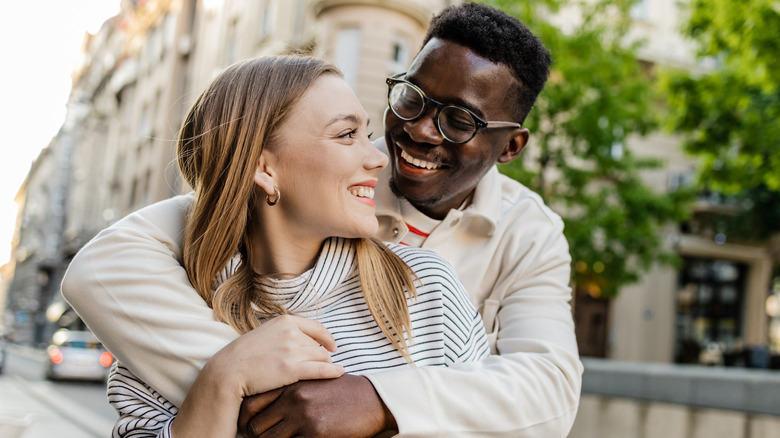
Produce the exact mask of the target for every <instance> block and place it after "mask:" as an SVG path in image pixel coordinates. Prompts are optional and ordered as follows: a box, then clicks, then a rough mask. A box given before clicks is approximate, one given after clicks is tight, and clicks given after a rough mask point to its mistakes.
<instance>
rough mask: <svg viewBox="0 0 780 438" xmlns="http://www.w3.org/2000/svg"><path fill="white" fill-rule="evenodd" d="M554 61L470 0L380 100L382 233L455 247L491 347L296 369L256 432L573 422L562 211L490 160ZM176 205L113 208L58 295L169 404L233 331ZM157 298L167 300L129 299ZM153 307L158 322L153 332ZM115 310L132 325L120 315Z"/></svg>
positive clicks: (181, 202) (502, 430) (448, 252)
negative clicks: (186, 256) (192, 254)
mask: <svg viewBox="0 0 780 438" xmlns="http://www.w3.org/2000/svg"><path fill="white" fill-rule="evenodd" d="M549 64H550V58H549V54H548V52H547V51H546V49H545V48H544V47H543V46H542V45H541V43H540V42H539V41H538V39H537V38H536V37H534V36H533V35H532V34H531V32H530V31H529V30H528V29H527V28H525V26H523V25H522V24H521V23H520V22H518V21H517V20H515V19H514V18H511V17H509V16H507V15H506V14H504V13H502V12H500V11H497V10H495V9H492V8H489V7H487V6H483V5H480V4H475V3H464V4H460V5H458V6H454V7H451V8H448V9H446V10H445V11H443V12H442V13H441V14H440V15H438V16H437V17H434V19H433V20H432V22H431V27H430V29H429V32H428V35H427V36H426V38H425V44H424V47H423V48H422V50H421V51H420V53H419V54H418V55H417V57H416V58H415V60H414V61H413V63H412V65H411V66H410V69H409V71H408V72H407V73H406V74H404V75H401V76H399V77H393V78H389V79H388V87H389V103H390V109H389V110H388V111H387V113H386V119H385V138H384V141H383V140H379V141H378V146H379V147H386V149H387V152H388V154H389V155H390V159H391V166H390V167H389V168H388V169H386V171H387V173H388V174H386V175H384V176H380V181H382V182H383V183H386V182H387V181H390V182H389V185H388V186H380V187H378V188H377V194H376V197H375V200H376V203H377V217H378V218H379V222H380V231H379V234H378V237H379V238H381V239H383V240H390V241H396V242H402V243H405V244H408V245H415V246H422V247H425V248H429V249H433V250H435V251H437V252H438V253H439V254H440V255H442V256H443V257H444V258H446V259H447V260H448V261H450V263H452V264H453V266H454V267H455V269H456V271H457V273H458V275H459V276H460V277H461V280H462V281H463V283H464V285H465V286H466V290H467V291H468V292H469V294H470V296H471V298H472V302H474V303H475V305H477V306H478V308H479V310H480V313H481V314H482V318H483V322H485V327H486V330H487V332H488V334H489V337H490V340H491V347H492V348H493V351H494V353H498V354H497V355H493V356H491V357H489V358H487V359H485V360H483V361H481V362H474V363H468V364H462V365H458V366H453V367H450V368H423V367H421V368H403V369H397V370H391V371H389V372H377V373H373V374H370V375H368V376H349V375H345V376H343V377H341V378H339V379H334V380H329V381H303V382H298V383H296V384H294V385H291V386H289V387H285V388H281V389H279V390H276V391H272V392H271V393H267V394H261V395H258V396H255V397H254V398H250V399H247V400H246V401H245V403H244V407H243V408H242V413H241V419H240V422H241V423H242V424H248V429H249V431H250V432H251V434H252V436H255V435H259V434H260V433H263V432H266V431H268V432H269V433H274V434H278V435H274V436H293V435H303V436H310V435H320V436H370V435H374V434H378V433H380V432H382V431H388V430H398V431H399V433H400V435H402V436H511V437H519V436H534V437H556V436H558V437H564V436H566V435H567V434H568V431H569V429H570V427H571V424H572V422H573V421H574V417H575V414H576V410H577V405H578V400H579V390H580V384H581V374H582V365H581V363H580V361H579V358H578V354H577V347H576V341H575V337H574V327H573V322H572V317H571V309H570V306H569V300H570V298H571V290H570V288H569V286H568V282H569V275H570V271H569V269H570V256H569V253H568V246H567V244H566V240H565V239H564V237H563V234H562V230H563V224H562V221H561V219H560V218H559V217H558V216H557V215H555V214H554V213H553V212H551V211H550V210H549V209H548V208H547V207H546V206H544V204H543V202H542V200H541V199H540V198H539V197H538V196H537V195H536V194H534V193H533V192H531V191H530V190H528V189H527V188H525V187H523V186H522V185H520V184H519V183H517V182H515V181H513V180H511V179H509V178H507V177H505V176H502V175H500V174H499V173H498V171H497V169H496V167H495V163H497V162H501V163H506V162H510V161H512V160H513V159H515V158H516V157H517V156H519V154H520V153H521V152H522V150H523V148H524V147H525V145H526V143H527V142H528V137H529V132H528V130H527V129H525V128H522V127H521V125H520V124H521V123H522V122H523V120H524V119H525V117H526V116H527V114H528V112H529V111H530V109H531V107H532V105H533V102H534V100H535V99H536V96H537V95H538V93H539V92H540V91H541V89H542V88H543V86H544V83H545V81H546V79H547V76H548V73H549ZM485 122H487V123H485ZM394 194H395V195H394ZM186 206H187V198H182V197H179V198H174V199H173V200H169V201H163V202H162V203H158V204H156V205H155V206H152V207H149V208H147V209H144V210H141V211H140V212H138V213H134V214H132V215H130V216H128V217H127V218H125V219H123V220H122V221H120V222H118V223H117V224H115V225H114V226H113V227H112V228H110V229H109V230H106V231H104V232H103V233H101V234H100V235H99V236H98V237H97V238H96V239H95V240H93V241H92V242H91V243H90V244H88V245H87V246H86V247H85V248H84V249H83V250H82V251H81V252H80V253H79V255H77V257H76V258H75V259H74V261H73V263H72V264H71V266H70V268H69V271H68V273H67V275H66V278H65V280H64V282H63V294H64V295H65V296H66V298H67V299H68V300H69V301H70V302H71V304H72V305H73V307H74V308H75V309H76V310H77V312H79V314H80V315H81V316H82V318H83V319H84V320H85V321H86V322H87V324H88V325H89V326H90V327H91V328H92V329H93V331H95V332H96V333H98V336H99V337H100V338H101V340H102V341H103V342H104V343H105V344H106V345H107V346H108V348H109V349H110V350H111V351H112V352H114V354H115V355H116V356H117V357H118V358H119V359H120V360H121V361H122V362H123V363H124V364H125V365H126V366H127V367H128V368H129V369H131V370H132V371H133V372H134V373H135V374H136V375H138V376H139V377H140V378H141V379H142V380H144V381H145V382H147V383H148V384H150V385H151V386H153V387H154V388H155V389H157V390H158V391H159V392H160V393H161V394H162V395H163V396H165V397H166V398H167V399H168V400H170V401H172V402H174V403H175V404H177V405H179V404H180V403H181V401H182V400H183V398H184V395H185V394H186V389H187V388H188V387H189V384H190V383H191V382H192V380H194V378H195V376H196V375H197V373H198V371H199V368H200V366H202V364H203V363H204V362H205V361H206V360H207V359H208V358H209V357H210V356H211V355H212V354H214V352H216V351H217V350H219V349H220V348H221V347H222V346H224V345H225V344H227V343H228V342H229V341H231V340H232V339H234V338H235V337H236V336H237V334H236V333H235V332H233V331H232V329H230V328H229V327H228V326H227V325H225V324H221V323H219V322H217V321H215V320H214V318H213V315H212V314H211V309H209V308H208V307H207V306H206V305H205V304H204V303H203V301H202V300H201V299H200V297H199V296H198V295H197V294H196V293H195V292H194V291H193V290H192V288H191V287H190V286H189V284H188V282H187V277H186V273H185V272H184V270H183V269H182V268H181V266H180V265H179V263H178V261H177V258H178V257H180V243H181V238H180V235H179V233H180V232H181V230H182V229H183V222H184V211H185V209H186ZM172 212H175V216H176V218H177V219H176V220H175V221H171V214H172ZM114 254H122V257H121V260H117V259H118V257H116V255H114ZM134 262H136V263H134ZM125 266H143V269H141V268H140V267H139V268H138V269H137V270H135V271H134V272H127V269H123V268H125ZM105 273H110V275H106V274H105ZM150 301H155V302H156V305H155V306H154V307H153V308H154V309H168V311H166V312H165V314H154V313H153V312H152V311H151V310H149V309H150V308H151V306H150V307H148V308H147V307H145V308H144V309H146V310H148V311H145V310H144V309H139V308H138V305H137V304H135V303H137V302H142V303H147V302H150ZM134 304H135V307H134ZM161 318H162V319H163V320H167V321H169V326H168V327H167V329H165V330H160V328H159V327H157V329H156V331H155V332H154V333H152V332H151V331H148V330H146V329H145V327H148V325H149V324H152V322H153V321H158V322H156V323H155V324H156V325H158V326H159V320H160V319H161ZM116 320H121V321H122V324H121V326H122V327H124V328H127V327H130V329H129V330H127V329H125V330H122V331H119V330H117V329H115V327H116V326H115V321H116ZM193 333H197V334H198V337H197V339H194V338H193V336H192V334H193ZM151 362H153V363H155V366H154V367H148V366H146V367H144V364H148V363H151ZM182 363H185V364H187V365H186V367H183V366H182ZM149 368H153V369H149ZM258 411H259V413H258ZM255 414H257V415H256V416H255Z"/></svg>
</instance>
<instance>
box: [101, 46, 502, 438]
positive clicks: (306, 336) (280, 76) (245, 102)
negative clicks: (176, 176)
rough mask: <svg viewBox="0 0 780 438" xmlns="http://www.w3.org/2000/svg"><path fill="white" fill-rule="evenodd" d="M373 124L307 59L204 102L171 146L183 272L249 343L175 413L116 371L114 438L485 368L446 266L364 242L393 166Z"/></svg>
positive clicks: (208, 428)
mask: <svg viewBox="0 0 780 438" xmlns="http://www.w3.org/2000/svg"><path fill="white" fill-rule="evenodd" d="M367 126H368V120H367V117H366V114H365V111H364V110H363V108H362V106H361V105H360V103H359V102H358V100H357V97H356V96H355V95H354V93H353V92H352V91H351V90H350V88H349V86H348V85H347V84H346V82H345V81H344V80H343V79H342V77H341V75H340V73H339V72H338V70H337V69H336V68H335V67H334V66H332V65H330V64H326V63H323V62H322V61H318V60H315V59H312V58H305V57H268V58H258V59H252V60H248V61H244V62H241V63H239V64H236V65H234V66H232V67H230V68H228V69H227V70H226V71H225V72H224V73H222V74H221V75H220V76H219V77H217V78H216V79H215V80H214V82H213V83H212V84H211V85H210V86H209V87H208V88H207V89H206V90H205V91H204V92H203V93H202V94H201V96H200V97H199V98H198V100H197V101H196V102H195V104H194V105H193V107H192V109H191V110H190V112H189V114H188V115H187V117H186V118H185V121H184V123H183V125H182V129H181V131H180V134H179V141H178V149H179V150H178V152H179V167H180V169H181V171H182V174H183V175H184V177H185V178H186V180H187V182H188V183H189V184H190V185H191V186H192V187H193V188H194V193H195V197H194V201H193V203H192V206H191V210H190V212H189V215H188V219H187V225H186V230H185V240H184V241H185V244H184V266H185V269H186V271H187V274H188V276H189V279H190V281H191V283H192V284H193V286H194V287H195V289H196V290H197V291H198V293H199V294H200V295H201V297H203V299H204V300H205V301H206V302H207V303H209V305H210V306H211V307H212V308H213V309H214V314H215V316H216V317H217V318H219V319H220V320H221V321H223V322H225V323H227V324H229V325H230V326H232V327H233V328H234V329H235V330H236V331H237V332H239V333H242V336H240V337H239V338H238V339H236V340H235V341H234V342H232V343H231V344H229V345H228V346H226V347H225V348H223V349H222V350H220V351H219V352H218V353H217V354H216V355H215V356H214V357H213V358H212V359H210V360H209V361H208V362H207V363H206V365H205V366H204V367H203V370H202V371H201V373H200V375H199V376H198V378H197V379H196V380H195V382H194V384H193V386H192V387H191V388H190V391H189V393H188V395H187V397H186V399H185V400H184V403H183V404H182V406H181V409H180V410H177V409H176V408H175V407H174V406H173V405H172V404H170V403H168V402H167V401H166V400H165V399H164V398H163V397H162V396H160V395H159V394H156V393H155V392H154V390H153V389H152V388H149V387H148V386H146V385H144V384H143V382H141V381H140V380H138V379H137V378H135V377H134V376H133V374H132V373H131V372H130V371H129V370H127V369H125V368H124V367H122V366H121V365H119V366H117V367H116V368H115V370H114V371H113V373H112V375H111V377H110V381H109V400H110V402H111V403H112V405H113V406H115V407H116V408H117V410H118V411H119V413H120V419H119V420H118V422H117V425H116V427H115V429H114V436H125V435H130V434H131V433H132V434H133V435H132V436H138V435H135V434H140V433H143V432H145V431H148V432H149V434H150V435H152V436H154V435H155V434H157V433H160V434H162V435H163V436H167V435H173V436H187V437H196V436H204V437H205V436H208V437H216V436H228V437H233V436H235V434H236V422H237V418H238V412H239V407H240V404H241V402H242V399H243V397H245V396H248V395H252V394H256V393H260V392H265V391H268V390H271V389H274V388H278V387H281V386H284V385H287V384H290V383H293V382H295V381H297V380H300V379H315V378H333V377H338V376H339V375H341V374H342V373H343V372H345V371H346V372H349V373H366V372H371V371H373V370H378V369H385V368H391V367H398V366H404V365H407V364H413V365H416V366H423V365H449V364H452V363H456V362H463V361H468V360H476V359H480V358H483V357H485V356H486V355H487V354H488V352H489V348H488V344H487V340H486V337H485V334H484V329H483V327H482V323H481V320H480V317H479V315H478V314H477V312H476V310H475V309H474V308H473V307H472V306H471V304H470V302H469V300H468V297H467V295H466V293H465V291H464V290H463V287H462V286H461V284H460V283H459V281H458V280H457V278H456V276H455V274H454V272H453V271H452V269H451V268H450V267H449V265H447V264H446V262H444V261H443V260H442V259H440V258H439V257H437V256H436V255H435V254H433V253H432V252H430V251H426V250H421V249H416V248H408V247H403V246H398V245H387V246H386V245H384V244H382V243H380V242H378V241H376V240H372V239H370V238H369V236H371V235H372V234H374V233H375V232H376V230H377V227H378V224H377V220H376V218H375V216H374V201H373V199H372V197H373V188H374V187H376V184H377V180H376V177H377V173H378V172H379V170H380V169H382V168H383V167H384V166H386V165H387V157H386V156H385V155H384V154H382V153H381V152H379V151H378V150H377V149H376V148H375V147H374V146H373V145H372V144H371V142H370V141H369V134H368V133H367ZM292 314H294V315H297V317H296V316H289V315H292ZM279 315H287V316H281V317H279ZM301 317H306V318H309V319H308V320H307V319H303V318H301ZM312 319H313V320H315V321H312ZM328 352H331V353H333V354H332V356H331V355H330V354H329V353H328ZM331 361H333V362H335V363H331Z"/></svg>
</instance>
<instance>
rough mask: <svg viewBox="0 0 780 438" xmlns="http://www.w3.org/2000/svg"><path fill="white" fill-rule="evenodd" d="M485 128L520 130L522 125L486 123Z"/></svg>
mask: <svg viewBox="0 0 780 438" xmlns="http://www.w3.org/2000/svg"><path fill="white" fill-rule="evenodd" d="M485 127H486V128H522V127H523V125H522V124H520V123H515V122H487V124H486V125H485Z"/></svg>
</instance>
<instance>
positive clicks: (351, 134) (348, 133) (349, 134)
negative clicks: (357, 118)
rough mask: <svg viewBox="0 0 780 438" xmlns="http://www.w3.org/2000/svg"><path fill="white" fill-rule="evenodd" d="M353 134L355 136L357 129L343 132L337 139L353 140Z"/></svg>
mask: <svg viewBox="0 0 780 438" xmlns="http://www.w3.org/2000/svg"><path fill="white" fill-rule="evenodd" d="M355 134H357V128H355V129H353V130H351V131H347V132H345V133H343V134H341V135H340V136H339V138H349V139H353V138H355Z"/></svg>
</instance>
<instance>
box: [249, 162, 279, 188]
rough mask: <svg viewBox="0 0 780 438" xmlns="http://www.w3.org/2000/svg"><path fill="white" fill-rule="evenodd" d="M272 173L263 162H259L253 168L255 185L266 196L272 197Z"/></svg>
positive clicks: (273, 185) (274, 182) (273, 181)
mask: <svg viewBox="0 0 780 438" xmlns="http://www.w3.org/2000/svg"><path fill="white" fill-rule="evenodd" d="M273 175H274V172H273V171H272V170H271V169H270V168H269V167H268V165H267V163H265V160H262V159H261V160H260V162H259V163H258V164H257V167H256V168H255V178H254V180H255V184H257V186H258V187H260V188H261V189H262V190H263V191H264V192H265V193H266V194H268V195H273V194H274V188H275V187H276V181H275V180H274V177H273Z"/></svg>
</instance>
